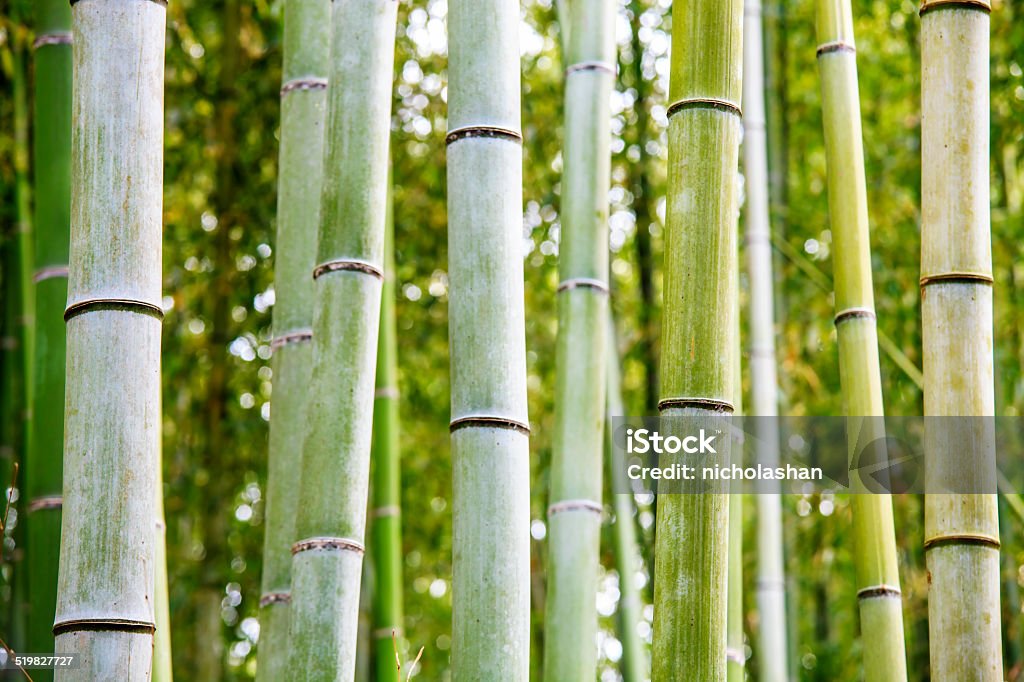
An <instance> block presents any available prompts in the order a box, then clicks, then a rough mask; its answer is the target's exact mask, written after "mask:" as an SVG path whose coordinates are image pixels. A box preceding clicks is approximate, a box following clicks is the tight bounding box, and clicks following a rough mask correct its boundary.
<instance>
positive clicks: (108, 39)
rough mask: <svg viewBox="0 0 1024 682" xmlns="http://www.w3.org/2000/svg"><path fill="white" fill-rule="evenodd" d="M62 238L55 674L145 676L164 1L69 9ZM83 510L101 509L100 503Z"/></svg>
mask: <svg viewBox="0 0 1024 682" xmlns="http://www.w3.org/2000/svg"><path fill="white" fill-rule="evenodd" d="M71 12H72V21H73V24H72V26H73V32H74V35H75V36H76V41H75V44H74V49H73V63H74V79H75V85H74V88H73V96H72V112H73V114H72V121H73V128H72V134H71V140H72V145H71V148H72V170H71V174H72V175H71V177H72V184H71V187H72V190H71V246H70V264H69V279H68V307H67V310H66V311H65V313H64V318H65V320H66V321H67V375H66V381H67V388H66V399H65V403H66V411H65V422H64V423H65V437H64V482H65V485H64V507H63V510H64V514H63V519H62V527H61V550H60V569H59V582H58V593H57V608H56V623H55V624H54V634H55V635H56V651H57V653H71V652H74V653H77V654H78V655H79V656H80V658H81V665H80V667H78V668H75V669H70V670H60V671H58V672H57V675H56V679H57V680H61V681H67V682H70V681H76V682H77V681H78V680H82V681H83V682H84V681H86V680H149V679H150V676H151V673H152V660H153V631H154V627H155V625H154V581H155V565H156V552H155V549H154V545H155V542H154V540H155V536H154V520H155V518H156V496H155V494H154V491H155V490H156V488H157V484H158V483H157V482H158V480H159V473H158V467H159V462H160V327H161V323H160V319H161V317H162V314H163V313H162V310H161V295H160V271H161V207H162V196H163V167H162V161H163V74H164V67H163V64H164V29H165V23H166V8H165V7H164V6H163V5H162V4H160V3H157V2H139V1H138V0H102V1H101V0H81V1H79V2H76V3H74V4H73V5H72V8H71ZM97 510H102V513H99V512H98V511H97Z"/></svg>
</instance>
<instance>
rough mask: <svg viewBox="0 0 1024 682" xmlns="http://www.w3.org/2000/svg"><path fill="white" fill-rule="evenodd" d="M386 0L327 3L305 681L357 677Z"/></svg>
mask: <svg viewBox="0 0 1024 682" xmlns="http://www.w3.org/2000/svg"><path fill="white" fill-rule="evenodd" d="M397 7H398V3H397V2H395V1H394V0H388V1H386V2H380V1H379V0H352V1H350V2H335V3H332V6H331V19H330V24H331V59H330V66H329V69H330V71H329V75H328V79H329V81H330V82H331V83H333V84H335V85H333V86H329V87H328V91H327V107H328V109H327V128H326V133H325V140H324V144H325V145H326V151H325V154H324V177H323V188H322V194H321V208H320V231H319V237H318V246H317V262H318V263H319V265H317V266H316V267H315V268H314V269H313V279H314V284H313V287H314V304H313V368H312V375H311V380H310V384H309V388H308V389H307V390H308V394H309V396H310V398H309V403H308V407H307V410H306V427H307V434H306V440H305V446H304V448H303V453H302V474H301V483H300V487H299V495H300V499H301V500H302V504H301V505H299V506H298V510H297V519H296V533H295V537H296V538H297V539H298V541H297V542H296V543H295V544H294V545H293V546H292V555H293V560H292V596H291V599H292V600H291V607H290V610H291V612H290V614H289V617H290V625H289V637H288V649H289V650H290V659H289V666H290V667H291V669H292V670H302V671H305V675H306V676H307V679H314V680H320V679H323V680H351V679H352V678H353V675H354V674H355V656H356V631H357V626H358V621H359V585H360V581H361V577H362V563H363V552H364V547H365V540H364V536H365V529H366V506H367V495H368V488H369V483H370V480H369V479H370V433H371V423H372V418H373V381H374V373H375V358H376V354H377V333H378V324H379V321H380V299H381V285H382V282H381V279H382V274H381V273H382V269H383V255H384V254H383V251H384V224H385V221H386V210H387V209H386V206H387V176H388V136H389V131H390V127H391V83H392V70H393V66H394V39H395V19H396V15H397Z"/></svg>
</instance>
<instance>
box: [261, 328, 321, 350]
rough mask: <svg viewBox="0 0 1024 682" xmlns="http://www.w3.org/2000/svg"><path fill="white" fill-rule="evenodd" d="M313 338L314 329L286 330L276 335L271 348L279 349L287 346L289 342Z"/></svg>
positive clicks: (299, 341)
mask: <svg viewBox="0 0 1024 682" xmlns="http://www.w3.org/2000/svg"><path fill="white" fill-rule="evenodd" d="M312 340H313V330H312V329H295V330H293V331H290V332H285V333H284V334H281V335H280V336H275V337H274V338H273V339H271V341H270V349H271V350H277V349H278V348H280V347H281V346H286V345H288V344H289V343H304V342H306V341H312Z"/></svg>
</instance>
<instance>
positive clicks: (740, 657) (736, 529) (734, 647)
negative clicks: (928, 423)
mask: <svg viewBox="0 0 1024 682" xmlns="http://www.w3.org/2000/svg"><path fill="white" fill-rule="evenodd" d="M748 47H749V46H748ZM744 124H746V120H745V119H744ZM737 262H738V254H737ZM735 275H736V291H739V268H738V267H737V268H736V270H735ZM734 306H735V309H734V315H733V324H734V325H735V326H734V327H733V334H734V336H733V338H734V339H735V343H734V344H733V400H732V403H733V408H734V412H733V415H734V416H739V415H742V414H743V381H742V376H743V360H742V357H741V351H740V347H741V342H740V300H739V297H738V296H737V297H736V298H735V303H734ZM731 421H734V422H735V423H734V426H739V424H740V420H739V419H736V420H731ZM734 434H735V437H734V440H733V442H732V453H733V454H734V455H735V456H736V457H735V458H734V461H737V462H739V461H742V457H741V456H740V454H741V453H742V452H743V440H742V436H741V435H740V434H739V433H738V432H734ZM741 485H742V484H738V483H733V484H732V486H731V487H732V489H731V490H730V491H729V596H728V603H727V604H726V608H727V609H728V616H727V618H728V622H727V624H726V627H727V628H728V632H727V633H726V649H725V661H726V662H725V665H726V676H727V679H728V680H729V682H743V681H744V680H745V679H746V665H747V651H746V641H745V637H744V634H743V507H744V506H745V505H744V502H745V499H744V495H743V493H742V492H741V491H740V488H741Z"/></svg>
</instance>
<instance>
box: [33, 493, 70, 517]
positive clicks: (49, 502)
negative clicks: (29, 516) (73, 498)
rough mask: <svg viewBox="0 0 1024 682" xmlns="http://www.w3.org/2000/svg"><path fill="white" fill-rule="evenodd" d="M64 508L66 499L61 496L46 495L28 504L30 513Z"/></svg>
mask: <svg viewBox="0 0 1024 682" xmlns="http://www.w3.org/2000/svg"><path fill="white" fill-rule="evenodd" d="M63 506H64V497H63V496H61V495H44V496H42V497H37V498H35V499H34V500H32V501H31V502H29V503H28V511H29V513H32V512H37V511H43V510H44V509H60V508H61V507H63Z"/></svg>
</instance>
